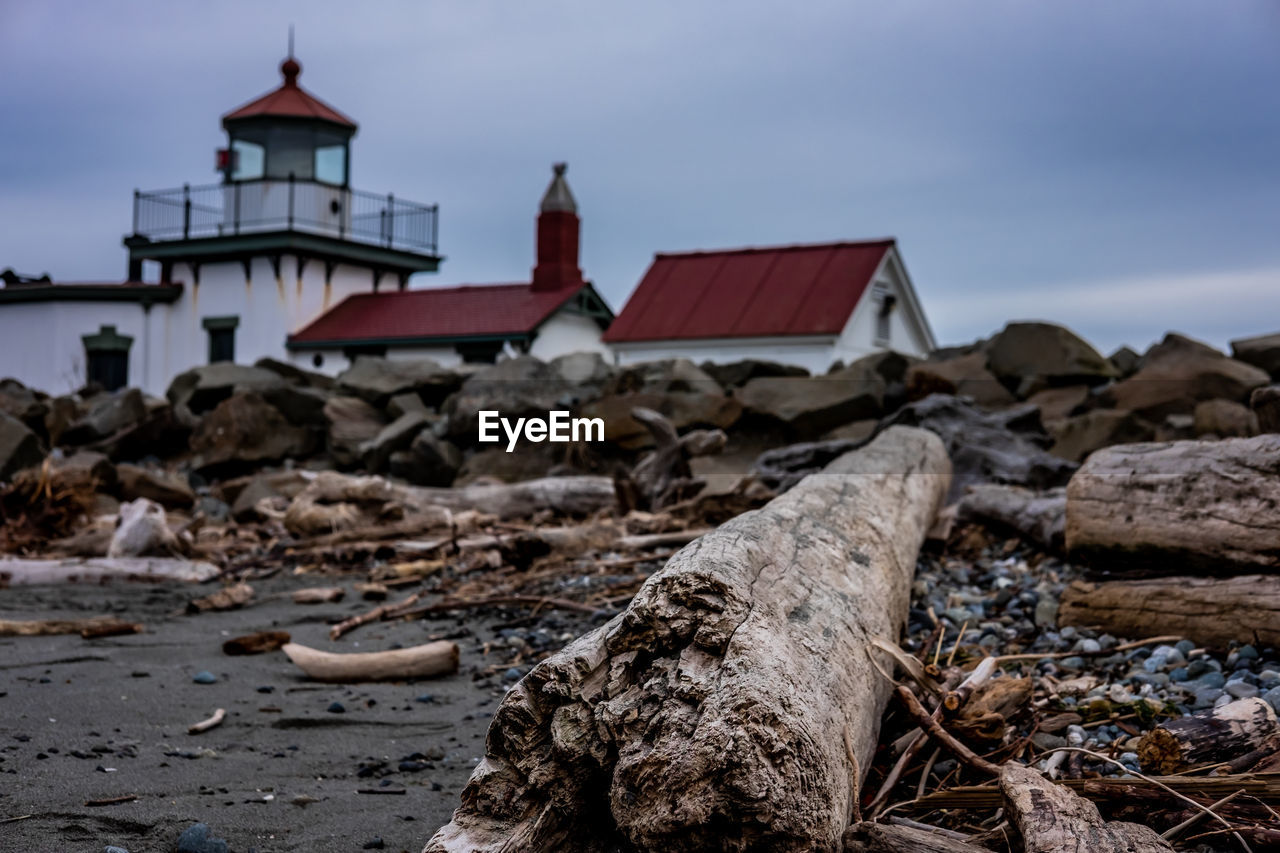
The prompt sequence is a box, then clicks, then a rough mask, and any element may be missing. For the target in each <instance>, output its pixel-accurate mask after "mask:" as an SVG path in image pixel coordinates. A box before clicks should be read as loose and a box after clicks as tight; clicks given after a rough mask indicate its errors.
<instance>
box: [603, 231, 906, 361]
mask: <svg viewBox="0 0 1280 853" xmlns="http://www.w3.org/2000/svg"><path fill="white" fill-rule="evenodd" d="M893 245H894V241H893V240H892V239H886V240H867V241H860V242H842V243H822V244H816V245H802V246H777V247H772V248H768V247H766V248H748V249H727V250H723V251H711V252H680V253H673V254H665V253H660V254H657V255H655V256H654V258H653V264H652V265H651V266H650V267H649V270H648V272H646V273H645V274H644V278H643V279H641V280H640V284H639V285H638V286H637V287H636V290H635V293H633V294H631V298H630V299H628V300H627V304H626V306H625V307H623V309H622V312H621V313H620V314H618V316H617V318H616V319H615V320H614V321H613V324H612V325H611V326H610V327H609V330H608V332H606V333H605V335H604V340H606V341H608V342H611V343H615V342H626V341H660V340H680V339H687V338H742V337H774V336H787V335H833V334H839V332H840V331H841V330H842V329H843V328H844V326H845V323H846V322H847V321H848V319H849V315H850V314H852V313H853V309H854V307H856V306H857V304H858V300H859V299H861V298H862V294H863V291H865V290H866V289H867V285H868V284H870V282H871V277H872V276H873V275H875V271H876V269H877V268H878V267H879V266H880V261H881V260H882V259H883V258H884V255H885V252H887V251H888V250H889V248H890V247H892V246H893Z"/></svg>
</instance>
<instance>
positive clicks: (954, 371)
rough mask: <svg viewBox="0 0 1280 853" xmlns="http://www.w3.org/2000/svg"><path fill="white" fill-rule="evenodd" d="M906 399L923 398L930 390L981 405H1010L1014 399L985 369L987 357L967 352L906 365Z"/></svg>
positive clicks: (997, 406)
mask: <svg viewBox="0 0 1280 853" xmlns="http://www.w3.org/2000/svg"><path fill="white" fill-rule="evenodd" d="M906 386H907V399H908V400H923V399H924V398H925V397H928V396H929V395H930V394H953V395H956V396H960V397H969V398H970V399H972V400H973V402H975V403H977V404H978V405H979V406H982V407H983V408H1002V407H1004V406H1012V405H1013V404H1014V403H1016V402H1018V399H1017V398H1016V397H1014V396H1013V394H1011V393H1010V392H1009V389H1007V388H1005V387H1004V385H1002V384H1000V380H999V379H996V375H995V374H994V373H992V372H991V371H990V370H987V357H986V355H984V354H983V353H981V352H970V353H966V354H964V355H958V356H955V357H954V358H948V359H942V360H938V361H932V360H931V361H925V362H921V363H919V364H913V365H911V367H910V368H908V369H907V375H906Z"/></svg>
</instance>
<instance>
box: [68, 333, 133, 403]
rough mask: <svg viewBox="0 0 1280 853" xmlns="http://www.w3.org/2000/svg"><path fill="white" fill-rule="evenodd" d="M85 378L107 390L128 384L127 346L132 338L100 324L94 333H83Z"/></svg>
mask: <svg viewBox="0 0 1280 853" xmlns="http://www.w3.org/2000/svg"><path fill="white" fill-rule="evenodd" d="M81 340H82V341H83V342H84V355H85V374H86V375H85V378H86V379H88V380H89V382H91V383H92V382H96V383H97V384H99V385H101V386H102V387H103V388H105V389H106V390H108V391H115V390H116V389H118V388H123V387H124V386H126V385H128V384H129V347H130V345H132V344H133V338H132V337H130V336H129V335H122V334H120V333H119V332H117V331H116V327H115V326H102V327H101V328H100V329H99V330H98V333H97V334H96V335H83V336H82V337H81Z"/></svg>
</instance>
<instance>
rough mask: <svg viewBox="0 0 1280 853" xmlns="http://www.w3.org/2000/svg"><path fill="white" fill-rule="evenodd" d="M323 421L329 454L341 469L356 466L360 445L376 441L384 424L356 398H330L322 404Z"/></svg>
mask: <svg viewBox="0 0 1280 853" xmlns="http://www.w3.org/2000/svg"><path fill="white" fill-rule="evenodd" d="M358 361H363V359H358ZM324 419H325V422H326V423H327V424H328V430H327V433H328V448H329V455H330V456H332V457H333V461H334V463H335V464H337V465H338V466H339V467H342V468H352V467H355V466H356V465H357V464H359V462H360V448H361V446H362V445H364V443H365V442H367V441H372V440H373V439H375V438H377V437H378V433H380V432H382V428H383V427H384V426H385V425H386V421H384V420H383V418H382V413H381V412H379V411H378V410H377V409H375V408H374V407H373V406H371V405H369V404H368V403H366V402H365V401H364V400H361V399H360V398H359V397H331V398H330V399H329V401H328V402H326V403H325V404H324Z"/></svg>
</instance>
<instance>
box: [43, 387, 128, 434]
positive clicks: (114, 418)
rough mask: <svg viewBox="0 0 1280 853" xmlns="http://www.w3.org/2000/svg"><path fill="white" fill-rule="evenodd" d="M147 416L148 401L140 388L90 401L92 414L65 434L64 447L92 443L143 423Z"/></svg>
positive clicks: (103, 395) (88, 413) (101, 395)
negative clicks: (65, 445)
mask: <svg viewBox="0 0 1280 853" xmlns="http://www.w3.org/2000/svg"><path fill="white" fill-rule="evenodd" d="M147 414H148V408H147V401H146V399H145V398H144V397H143V396H142V392H141V391H139V390H138V389H137V388H122V389H121V390H119V391H116V392H115V393H114V394H99V395H98V396H96V397H94V398H92V399H91V400H90V401H89V411H88V412H87V413H86V414H85V415H84V416H83V417H82V418H80V419H79V420H78V421H76V422H75V423H73V424H72V425H71V426H69V427H67V429H66V430H65V431H64V432H63V433H62V436H61V441H62V443H63V444H69V445H80V444H89V443H91V442H94V441H98V440H99V439H103V438H107V437H109V436H113V435H115V434H116V433H118V432H122V431H124V430H126V429H129V428H130V427H135V426H137V425H138V424H139V423H141V422H142V421H143V420H144V419H145V418H146V417H147Z"/></svg>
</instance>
